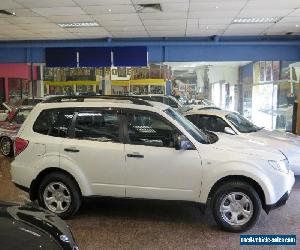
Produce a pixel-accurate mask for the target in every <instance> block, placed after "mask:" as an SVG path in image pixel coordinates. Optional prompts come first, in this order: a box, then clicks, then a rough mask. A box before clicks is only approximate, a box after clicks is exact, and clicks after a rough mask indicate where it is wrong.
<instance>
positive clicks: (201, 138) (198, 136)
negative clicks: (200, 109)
mask: <svg viewBox="0 0 300 250" xmlns="http://www.w3.org/2000/svg"><path fill="white" fill-rule="evenodd" d="M164 112H165V113H166V114H167V115H169V116H170V117H171V118H172V119H173V120H175V121H176V122H178V123H179V124H180V125H181V126H182V127H183V128H184V129H185V130H186V131H187V132H188V133H189V134H190V135H191V136H192V137H193V138H194V139H195V140H196V141H198V142H200V143H204V144H206V143H210V140H209V136H208V135H207V134H206V133H204V132H203V131H201V130H200V129H198V128H197V127H196V125H194V124H193V123H191V122H190V121H189V120H188V119H187V118H185V117H184V116H182V115H181V114H179V113H178V112H176V111H175V110H174V109H172V108H168V109H166V110H165V111H164Z"/></svg>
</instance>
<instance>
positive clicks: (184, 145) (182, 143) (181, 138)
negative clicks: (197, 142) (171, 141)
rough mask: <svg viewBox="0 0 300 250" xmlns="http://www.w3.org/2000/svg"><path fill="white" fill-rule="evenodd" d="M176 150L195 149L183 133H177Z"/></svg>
mask: <svg viewBox="0 0 300 250" xmlns="http://www.w3.org/2000/svg"><path fill="white" fill-rule="evenodd" d="M175 149H176V150H190V149H195V147H194V145H193V144H192V143H191V142H190V141H189V139H188V138H186V136H185V135H178V136H176V139H175Z"/></svg>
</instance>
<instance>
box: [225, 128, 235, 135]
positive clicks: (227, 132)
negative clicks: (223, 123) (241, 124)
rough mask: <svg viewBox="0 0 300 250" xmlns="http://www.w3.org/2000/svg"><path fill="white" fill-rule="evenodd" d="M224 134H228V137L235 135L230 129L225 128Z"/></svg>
mask: <svg viewBox="0 0 300 250" xmlns="http://www.w3.org/2000/svg"><path fill="white" fill-rule="evenodd" d="M224 133H226V134H229V135H235V132H234V131H233V129H232V128H230V127H225V129H224Z"/></svg>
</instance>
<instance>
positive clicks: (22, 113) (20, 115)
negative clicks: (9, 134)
mask: <svg viewBox="0 0 300 250" xmlns="http://www.w3.org/2000/svg"><path fill="white" fill-rule="evenodd" d="M30 111H31V109H21V110H19V111H18V112H17V114H16V116H15V117H14V118H13V119H12V121H11V122H13V123H16V124H22V123H23V122H24V121H25V119H26V118H27V116H28V115H29V113H30Z"/></svg>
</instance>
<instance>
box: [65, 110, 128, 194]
mask: <svg viewBox="0 0 300 250" xmlns="http://www.w3.org/2000/svg"><path fill="white" fill-rule="evenodd" d="M120 119H121V117H120V114H119V111H118V110H117V109H103V108H93V109H86V110H85V109H81V110H77V111H76V112H75V115H74V117H73V122H72V126H71V127H70V129H69V132H68V135H69V136H68V137H67V138H64V139H63V140H62V145H61V150H60V152H61V160H60V165H61V167H64V166H63V165H64V164H66V165H67V164H68V165H70V164H73V167H74V168H77V169H78V171H81V172H82V173H83V175H84V176H85V178H86V181H87V183H88V184H89V185H90V187H91V191H92V195H102V196H117V197H124V196H125V187H124V176H125V175H124V172H125V170H124V167H125V166H124V164H125V158H124V144H123V139H122V130H121V129H120V123H121V122H120ZM66 167H68V166H66Z"/></svg>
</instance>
